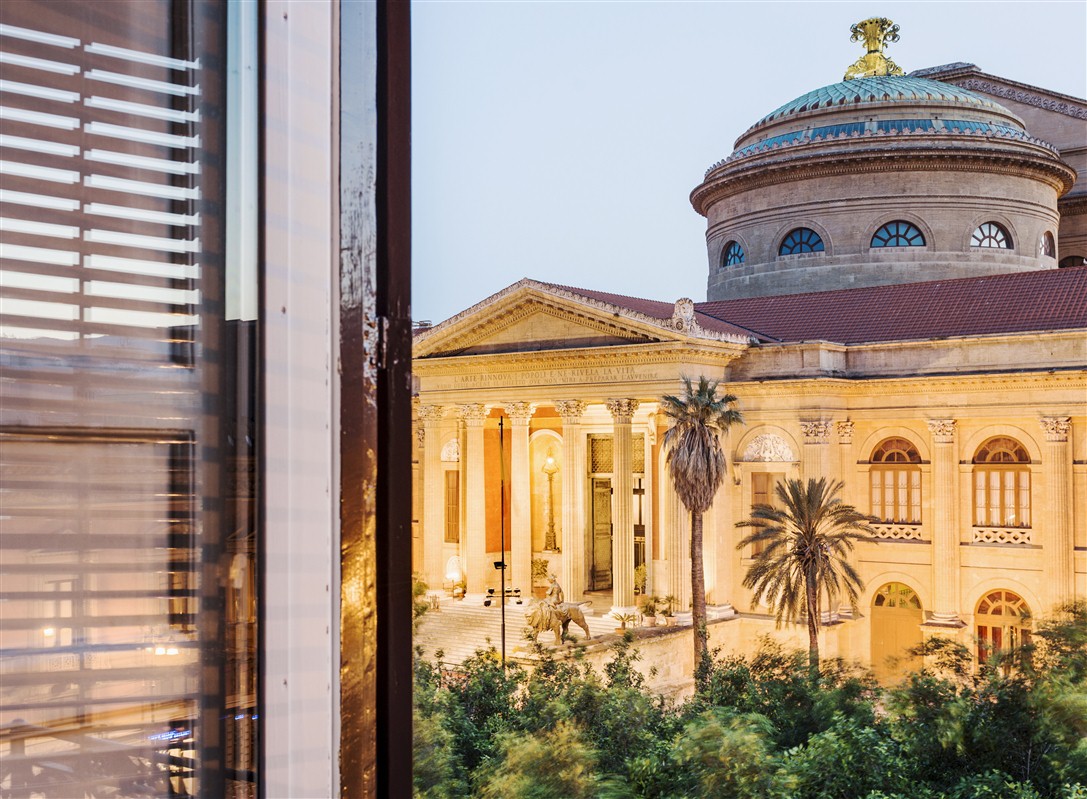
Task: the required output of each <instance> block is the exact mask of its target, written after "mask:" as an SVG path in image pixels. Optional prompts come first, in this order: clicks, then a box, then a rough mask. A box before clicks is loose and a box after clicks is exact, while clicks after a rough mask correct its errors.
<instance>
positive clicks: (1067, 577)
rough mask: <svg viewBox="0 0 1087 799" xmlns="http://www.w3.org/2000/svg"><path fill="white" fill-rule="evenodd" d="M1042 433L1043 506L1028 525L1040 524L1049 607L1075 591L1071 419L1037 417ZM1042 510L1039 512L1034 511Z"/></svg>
mask: <svg viewBox="0 0 1087 799" xmlns="http://www.w3.org/2000/svg"><path fill="white" fill-rule="evenodd" d="M1041 423H1042V430H1043V431H1044V432H1045V441H1046V443H1045V459H1044V460H1043V461H1042V479H1043V480H1044V481H1045V485H1044V491H1043V496H1044V498H1045V508H1044V509H1042V508H1035V509H1034V512H1033V516H1034V518H1033V519H1032V521H1031V526H1032V527H1033V528H1034V529H1035V530H1038V529H1039V528H1042V525H1043V524H1044V525H1045V527H1044V528H1043V534H1042V551H1043V554H1044V563H1045V566H1044V571H1043V574H1044V575H1045V585H1046V587H1047V589H1048V597H1047V604H1048V605H1049V607H1047V608H1044V609H1043V612H1049V611H1050V610H1052V608H1053V606H1055V605H1059V604H1062V603H1064V602H1070V601H1071V600H1072V598H1073V593H1074V590H1075V585H1074V579H1075V577H1074V575H1073V571H1072V570H1073V563H1072V561H1073V557H1074V553H1073V542H1072V468H1071V464H1072V447H1071V444H1070V443H1069V432H1070V431H1071V429H1072V420H1071V419H1070V418H1069V417H1067V416H1046V417H1044V418H1043V419H1042V420H1041ZM1039 510H1042V513H1038V511H1039Z"/></svg>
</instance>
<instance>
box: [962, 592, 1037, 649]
mask: <svg viewBox="0 0 1087 799" xmlns="http://www.w3.org/2000/svg"><path fill="white" fill-rule="evenodd" d="M974 623H975V625H976V630H975V632H976V634H977V639H978V663H985V662H986V661H987V660H988V659H989V658H990V657H992V656H993V655H996V654H1001V653H1008V652H1014V651H1015V650H1016V649H1018V648H1019V647H1022V646H1026V645H1028V644H1029V643H1030V633H1031V629H1030V628H1031V625H1030V608H1029V607H1028V606H1027V603H1026V602H1024V601H1023V598H1022V597H1021V596H1019V595H1018V594H1014V593H1012V592H1011V591H992V592H990V593H988V594H986V595H985V596H983V597H982V598H981V601H980V602H978V607H977V610H976V611H975V612H974Z"/></svg>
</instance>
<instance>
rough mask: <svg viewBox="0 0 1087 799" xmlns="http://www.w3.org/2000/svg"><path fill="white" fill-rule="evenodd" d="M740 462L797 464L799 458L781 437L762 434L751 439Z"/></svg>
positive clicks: (772, 434)
mask: <svg viewBox="0 0 1087 799" xmlns="http://www.w3.org/2000/svg"><path fill="white" fill-rule="evenodd" d="M740 460H741V461H742V462H744V463H795V462H796V460H797V457H796V454H795V453H794V452H793V450H792V448H791V447H790V446H789V444H788V442H786V441H785V439H783V438H782V437H781V436H779V435H775V434H774V433H761V434H759V435H757V436H755V437H754V438H753V439H751V442H750V443H749V444H748V445H747V447H746V448H745V449H744V454H743V457H742V458H741V459H740Z"/></svg>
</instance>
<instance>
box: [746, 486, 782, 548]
mask: <svg viewBox="0 0 1087 799" xmlns="http://www.w3.org/2000/svg"><path fill="white" fill-rule="evenodd" d="M780 478H781V475H776V474H771V473H768V472H752V473H751V507H752V508H754V507H755V506H756V505H774V504H775V503H774V490H775V486H776V485H777V482H778V480H779V479H780ZM764 549H766V545H765V544H763V543H756V544H752V545H751V555H752V557H754V556H755V555H758V554H760V553H761V552H762V551H763V550H764Z"/></svg>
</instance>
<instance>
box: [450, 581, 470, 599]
mask: <svg viewBox="0 0 1087 799" xmlns="http://www.w3.org/2000/svg"><path fill="white" fill-rule="evenodd" d="M467 591H468V583H467V582H466V581H464V580H457V582H455V583H453V599H464V594H465V593H466V592H467Z"/></svg>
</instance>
